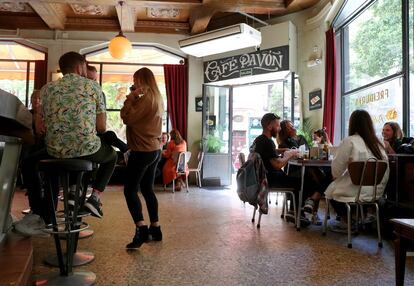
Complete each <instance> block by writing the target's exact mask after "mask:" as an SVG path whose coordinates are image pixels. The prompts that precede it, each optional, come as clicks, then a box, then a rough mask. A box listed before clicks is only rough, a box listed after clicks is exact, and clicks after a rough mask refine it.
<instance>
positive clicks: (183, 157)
mask: <svg viewBox="0 0 414 286" xmlns="http://www.w3.org/2000/svg"><path fill="white" fill-rule="evenodd" d="M190 158H191V152H189V151H187V152H180V153H179V154H178V160H177V167H176V172H177V173H184V172H185V171H186V170H187V165H188V161H190Z"/></svg>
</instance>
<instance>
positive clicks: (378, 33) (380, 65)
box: [344, 0, 402, 92]
mask: <svg viewBox="0 0 414 286" xmlns="http://www.w3.org/2000/svg"><path fill="white" fill-rule="evenodd" d="M401 19H402V13H401V1H398V0H397V1H396V0H379V1H376V2H375V3H374V4H373V5H372V6H370V7H369V8H368V9H366V10H365V11H364V12H362V13H361V14H360V15H358V16H357V17H356V18H355V19H354V20H352V21H351V22H350V24H349V25H347V26H346V27H345V28H344V52H345V55H344V72H345V92H348V91H351V90H353V89H356V88H358V87H361V86H364V85H367V84H369V83H372V82H374V81H377V80H380V79H382V78H385V77H387V76H390V75H393V74H397V73H399V72H401V71H402V20H401Z"/></svg>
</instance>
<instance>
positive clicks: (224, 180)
mask: <svg viewBox="0 0 414 286" xmlns="http://www.w3.org/2000/svg"><path fill="white" fill-rule="evenodd" d="M231 105H232V88H231V87H228V86H211V85H204V88H203V120H202V125H203V126H202V128H203V150H204V152H205V157H204V163H203V181H204V183H203V185H217V186H218V185H222V186H227V185H231V174H232V163H231V146H232V138H231V136H230V134H231V130H232V120H230V118H232V115H231V113H232V106H231Z"/></svg>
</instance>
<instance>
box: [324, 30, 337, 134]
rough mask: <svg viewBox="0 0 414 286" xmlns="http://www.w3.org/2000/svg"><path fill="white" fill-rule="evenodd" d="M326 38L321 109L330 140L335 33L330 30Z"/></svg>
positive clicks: (334, 70) (333, 114)
mask: <svg viewBox="0 0 414 286" xmlns="http://www.w3.org/2000/svg"><path fill="white" fill-rule="evenodd" d="M325 36H326V65H325V106H324V109H323V126H324V127H325V128H326V132H327V133H328V135H329V137H330V138H333V137H334V135H335V133H334V131H335V108H336V106H335V105H336V58H335V56H336V51H335V31H334V29H333V28H330V29H329V30H328V31H326V33H325Z"/></svg>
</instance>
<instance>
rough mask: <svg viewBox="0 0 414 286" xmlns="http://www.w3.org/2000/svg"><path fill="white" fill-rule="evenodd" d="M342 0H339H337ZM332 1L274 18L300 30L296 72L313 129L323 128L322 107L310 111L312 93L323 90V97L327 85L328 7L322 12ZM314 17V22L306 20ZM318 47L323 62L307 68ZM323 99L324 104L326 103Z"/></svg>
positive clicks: (304, 114)
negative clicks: (326, 38) (315, 48)
mask: <svg viewBox="0 0 414 286" xmlns="http://www.w3.org/2000/svg"><path fill="white" fill-rule="evenodd" d="M336 1H339V0H336ZM330 2H334V0H332V1H328V0H323V1H321V2H320V3H319V4H317V5H316V6H314V7H312V8H309V9H306V10H303V11H300V12H297V13H293V14H290V15H287V16H284V17H280V18H277V19H275V21H274V22H272V23H280V22H283V21H291V22H292V23H293V24H294V25H295V26H296V29H297V34H296V37H297V51H296V52H297V56H296V59H297V73H298V75H299V82H300V85H301V87H302V112H303V118H306V117H309V118H310V120H311V124H312V126H313V127H314V128H321V127H322V119H323V108H322V109H317V110H312V111H310V110H309V92H311V91H313V90H316V89H321V90H322V97H324V89H325V88H324V86H325V59H326V58H325V50H326V44H325V31H326V30H327V25H326V23H325V19H326V16H327V14H328V13H329V10H328V11H326V12H325V13H322V14H321V13H320V12H321V11H322V9H323V8H324V7H325V5H327V4H329V3H330ZM308 19H311V20H312V21H307V20H308ZM315 46H317V47H318V48H319V51H320V52H321V53H322V62H321V64H319V65H317V66H314V67H308V66H307V62H308V60H309V58H310V57H311V56H312V53H313V48H314V47H315ZM324 103H325V102H324V98H323V102H322V104H324Z"/></svg>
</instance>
